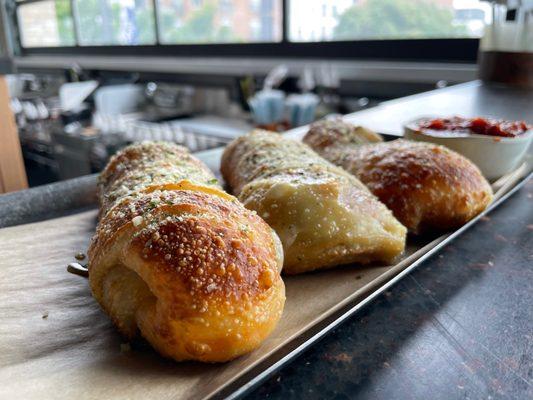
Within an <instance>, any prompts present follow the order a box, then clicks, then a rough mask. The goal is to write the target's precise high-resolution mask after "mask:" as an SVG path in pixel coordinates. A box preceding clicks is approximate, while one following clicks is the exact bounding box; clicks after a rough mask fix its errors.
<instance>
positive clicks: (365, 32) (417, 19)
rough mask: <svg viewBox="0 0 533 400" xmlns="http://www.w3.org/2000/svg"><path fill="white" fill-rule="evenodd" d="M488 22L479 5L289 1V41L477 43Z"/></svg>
mask: <svg viewBox="0 0 533 400" xmlns="http://www.w3.org/2000/svg"><path fill="white" fill-rule="evenodd" d="M489 19H490V5H489V3H487V2H483V1H480V0H479V1H478V0H289V40H291V41H294V42H314V41H330V40H364V39H419V38H422V39H424V38H455V37H457V38H465V37H480V36H481V35H482V33H483V26H484V22H485V21H488V20H489Z"/></svg>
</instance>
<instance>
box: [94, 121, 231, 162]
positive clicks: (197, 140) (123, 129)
mask: <svg viewBox="0 0 533 400" xmlns="http://www.w3.org/2000/svg"><path fill="white" fill-rule="evenodd" d="M139 117H140V115H139V114H119V115H106V114H101V113H95V115H94V117H93V126H95V127H96V128H98V129H99V130H100V132H101V133H102V135H119V136H120V137H121V139H122V140H124V141H126V142H138V141H143V140H156V141H157V140H163V141H169V142H174V143H178V144H181V145H182V146H185V147H187V148H188V149H189V150H190V151H191V152H193V153H194V152H197V151H202V150H209V149H213V148H216V147H221V146H224V145H226V144H227V143H229V142H230V141H231V139H230V138H227V137H222V136H216V135H213V134H211V133H209V134H206V133H203V132H198V131H196V130H192V129H189V128H187V127H183V126H180V125H179V124H176V122H160V123H155V122H146V121H140V120H139Z"/></svg>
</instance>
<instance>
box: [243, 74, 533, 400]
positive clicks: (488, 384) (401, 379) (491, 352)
mask: <svg viewBox="0 0 533 400" xmlns="http://www.w3.org/2000/svg"><path fill="white" fill-rule="evenodd" d="M434 114H440V115H443V114H444V115H445V114H458V115H464V116H475V115H489V116H493V117H499V118H507V119H525V120H527V121H529V122H533V91H531V90H529V91H527V90H514V89H509V88H506V87H502V86H485V85H481V83H480V82H471V83H468V84H463V85H458V86H455V87H450V88H447V89H445V90H438V91H433V92H428V93H424V94H420V95H414V96H410V97H407V98H404V99H398V100H393V101H390V102H387V103H384V104H383V105H382V106H379V107H377V108H373V109H369V110H366V111H363V112H359V113H354V114H352V115H351V116H350V120H351V121H354V122H356V123H359V124H362V125H366V126H369V127H371V128H372V129H375V130H377V131H380V132H385V133H392V134H398V133H399V132H400V131H401V125H402V123H403V122H407V121H409V120H411V119H414V118H416V117H418V116H420V115H434ZM245 398H246V399H256V398H270V399H301V398H305V399H348V398H350V399H351V398H357V399H374V400H376V399H420V400H427V399H432V400H438V399H443V400H444V399H446V400H449V399H527V398H533V181H532V180H529V182H528V183H527V184H526V186H525V187H524V188H522V189H521V190H519V191H518V192H517V193H515V194H514V195H513V196H512V197H511V198H510V199H509V200H508V201H507V202H506V203H504V204H502V205H501V206H500V207H498V208H497V209H496V210H494V211H493V212H492V213H491V214H490V216H489V217H488V218H484V219H483V220H482V221H481V222H480V223H478V224H477V225H475V226H474V227H473V228H472V229H470V230H468V231H467V232H466V233H465V234H463V235H462V236H460V237H459V238H458V239H457V240H456V241H454V242H453V243H452V244H451V245H449V246H447V247H446V248H445V249H444V250H443V251H442V252H441V253H440V254H438V255H437V256H434V257H432V258H431V259H430V260H428V261H426V262H425V263H423V264H422V266H421V267H419V268H418V269H416V270H415V271H414V272H413V273H411V274H410V275H409V276H407V277H406V278H404V279H403V280H401V281H400V282H399V283H398V284H396V285H395V286H394V287H393V288H392V289H391V290H390V291H387V292H385V294H384V295H381V296H379V297H378V298H377V299H376V301H374V302H373V303H371V304H370V305H369V306H368V307H366V308H365V309H363V310H362V311H361V312H359V313H357V314H356V315H354V316H353V317H351V318H350V319H348V320H347V321H345V322H344V323H343V324H342V325H341V326H340V327H338V328H337V329H335V330H334V331H333V332H332V333H330V334H328V335H327V336H326V337H325V338H323V339H322V340H320V341H319V342H317V343H315V344H314V345H313V346H312V347H311V348H310V349H308V350H307V351H305V352H304V353H303V354H301V355H300V356H298V357H297V358H295V359H294V360H293V361H292V362H291V363H290V364H288V365H286V366H285V367H284V368H282V369H281V370H279V371H277V372H276V373H275V374H274V375H273V376H271V377H270V378H269V379H268V380H266V382H264V383H263V384H262V385H260V386H259V387H258V388H256V389H255V390H254V391H252V392H250V393H249V394H248V395H247V396H245Z"/></svg>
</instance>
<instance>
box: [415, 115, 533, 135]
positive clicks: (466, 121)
mask: <svg viewBox="0 0 533 400" xmlns="http://www.w3.org/2000/svg"><path fill="white" fill-rule="evenodd" d="M419 127H420V128H421V129H431V130H433V131H439V134H441V135H445V134H451V135H454V134H463V135H464V134H477V135H487V136H498V137H511V138H512V137H516V136H519V135H522V134H524V133H526V132H527V131H528V130H530V129H532V127H531V125H528V124H526V123H525V122H524V121H515V122H513V121H504V120H498V119H490V118H481V117H477V118H463V117H451V118H436V119H431V120H423V121H420V123H419Z"/></svg>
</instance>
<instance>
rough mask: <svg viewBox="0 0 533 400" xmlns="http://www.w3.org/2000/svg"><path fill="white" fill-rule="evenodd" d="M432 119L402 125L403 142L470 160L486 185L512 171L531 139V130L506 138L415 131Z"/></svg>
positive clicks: (418, 119) (425, 130)
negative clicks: (431, 145)
mask: <svg viewBox="0 0 533 400" xmlns="http://www.w3.org/2000/svg"><path fill="white" fill-rule="evenodd" d="M434 118H438V117H423V118H417V119H416V120H414V121H411V122H409V123H407V124H405V125H404V138H405V139H408V140H417V141H423V142H431V143H435V144H440V145H443V146H446V147H448V148H449V149H452V150H454V151H456V152H457V153H460V154H462V155H463V156H465V157H466V158H468V159H470V160H471V161H472V162H473V163H474V164H476V165H477V166H478V167H479V169H480V170H481V172H482V173H483V175H484V176H485V178H487V179H488V180H490V181H493V180H496V179H498V178H501V177H502V176H503V175H505V174H507V173H509V172H511V171H513V170H515V169H516V168H517V167H518V166H519V165H520V163H521V162H522V161H523V159H524V157H525V156H526V154H527V150H528V148H529V145H530V144H531V140H532V139H533V129H530V130H528V131H527V132H526V133H524V134H522V135H519V136H516V137H512V138H509V137H499V136H497V137H496V136H488V135H478V134H452V135H450V136H444V135H442V134H438V133H437V132H435V131H431V130H428V129H421V128H420V127H419V123H420V122H421V121H423V120H428V119H434ZM432 132H433V134H432Z"/></svg>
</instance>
